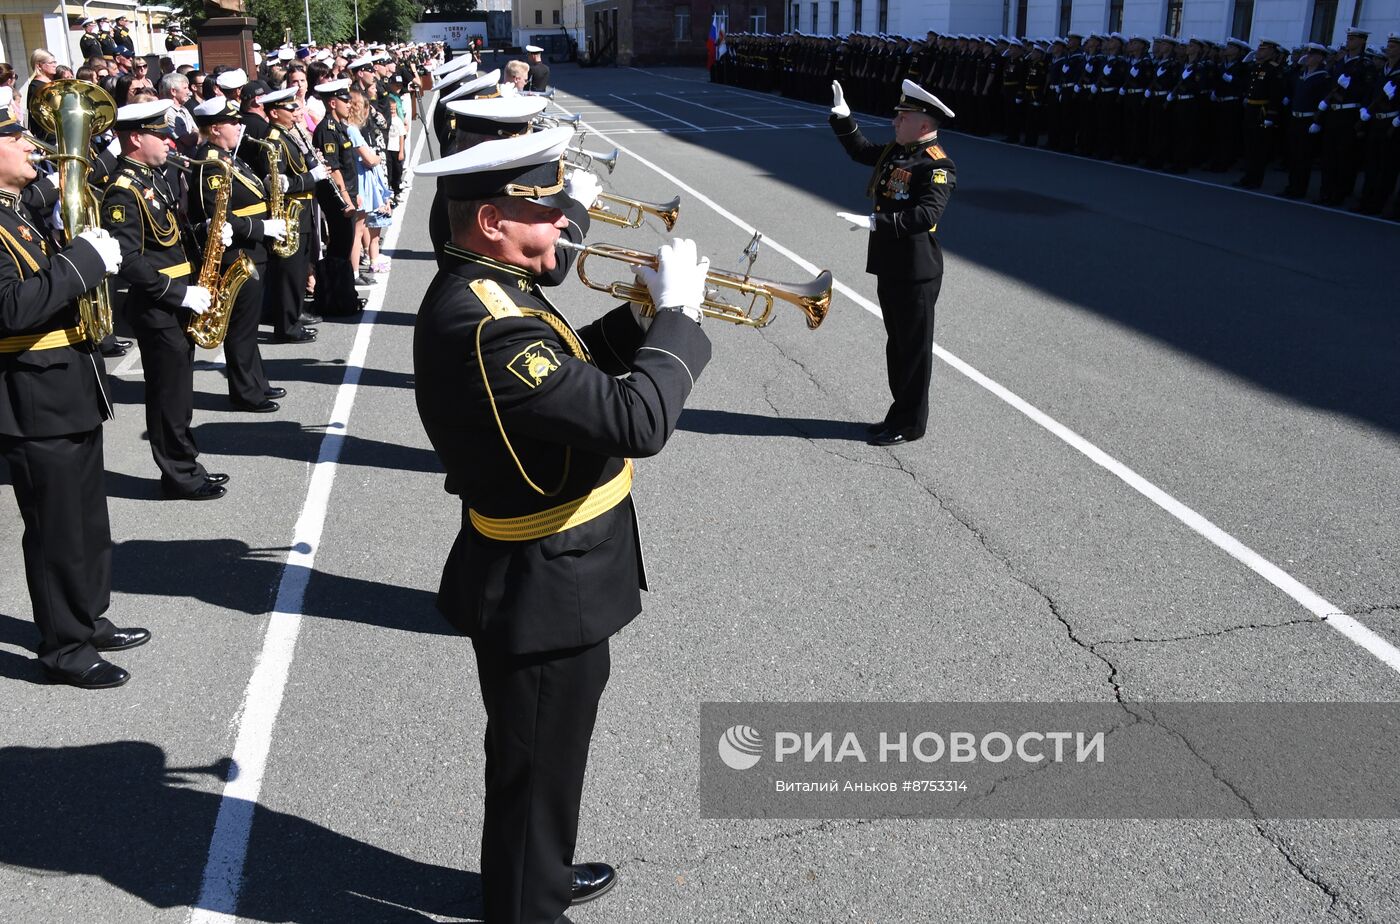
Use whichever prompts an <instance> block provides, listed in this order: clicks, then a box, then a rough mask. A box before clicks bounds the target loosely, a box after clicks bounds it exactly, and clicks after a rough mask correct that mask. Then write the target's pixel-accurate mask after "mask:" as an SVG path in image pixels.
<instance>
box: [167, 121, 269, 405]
mask: <svg viewBox="0 0 1400 924" xmlns="http://www.w3.org/2000/svg"><path fill="white" fill-rule="evenodd" d="M194 120H195V124H197V125H198V126H199V130H200V134H201V137H203V138H204V144H202V145H200V146H199V148H198V149H197V150H196V151H195V158H196V163H198V161H200V160H208V159H209V158H211V157H217V158H218V159H220V160H223V161H226V162H228V164H229V166H230V167H231V168H232V170H231V171H230V172H229V174H228V180H227V182H228V183H229V186H230V189H229V190H228V191H227V195H228V196H229V200H228V224H229V225H231V226H232V227H233V242H232V243H231V244H229V245H228V246H227V247H225V248H224V254H223V258H222V262H221V263H220V266H219V268H220V270H225V269H227V268H228V267H229V266H231V265H232V264H233V263H234V262H235V261H236V260H237V259H238V257H239V254H240V253H246V254H247V255H248V258H249V259H250V260H252V261H253V266H254V268H255V269H256V270H257V272H255V273H254V274H253V275H252V277H251V278H249V279H248V280H247V281H245V282H244V283H243V285H242V286H241V287H240V288H239V290H238V297H237V298H236V299H235V300H234V303H233V309H232V313H231V314H230V315H229V323H228V335H227V337H225V339H224V360H225V365H226V368H227V370H228V399H229V403H230V404H232V405H233V408H234V410H238V411H247V412H250V413H253V414H270V413H272V412H274V411H276V410H278V408H279V407H280V406H281V405H279V404H278V403H277V401H276V400H275V399H277V398H283V397H285V396H286V394H287V390H286V389H285V388H277V387H274V386H273V385H271V384H270V383H269V382H268V381H267V375H266V373H265V372H264V371H263V362H262V353H261V351H259V349H258V321H259V320H260V319H261V317H262V279H261V277H262V275H263V272H264V270H265V269H266V266H267V242H268V241H274V240H281V238H282V237H283V236H284V235H285V234H286V233H287V225H286V222H284V221H283V220H282V219H280V218H273V217H271V216H269V215H268V213H267V187H266V186H264V185H263V181H262V178H261V175H260V174H259V173H258V172H257V171H255V170H254V169H253V168H252V167H250V166H248V163H247V162H246V161H244V160H243V158H241V157H239V156H238V155H237V154H236V153H234V152H235V151H237V150H238V145H239V143H240V142H241V141H242V139H243V131H242V128H243V126H242V114H241V113H240V111H239V106H238V104H237V103H236V102H234V101H233V100H232V99H226V98H224V97H215V98H214V99H208V100H205V101H204V102H202V103H200V104H199V105H198V106H196V107H195V110H194ZM224 182H225V180H224V173H223V172H222V171H220V170H215V169H213V168H211V167H207V166H196V168H195V170H194V172H193V175H192V176H191V177H190V220H191V221H192V222H193V223H194V224H196V225H200V224H203V223H204V222H206V221H207V220H208V216H211V215H213V214H214V201H215V199H217V198H218V197H219V196H220V195H222V194H224V190H222V189H221V187H222V186H223V184H224ZM218 230H219V229H211V230H210V232H209V233H210V234H215V233H218Z"/></svg>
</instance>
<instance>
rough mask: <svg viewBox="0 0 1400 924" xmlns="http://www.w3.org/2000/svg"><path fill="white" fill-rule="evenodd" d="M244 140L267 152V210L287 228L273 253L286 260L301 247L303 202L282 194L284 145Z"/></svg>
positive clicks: (252, 139)
mask: <svg viewBox="0 0 1400 924" xmlns="http://www.w3.org/2000/svg"><path fill="white" fill-rule="evenodd" d="M243 140H244V141H251V142H253V144H256V145H257V146H258V147H260V148H262V149H263V150H265V151H266V152H267V172H268V189H267V210H268V212H269V214H271V216H272V217H273V218H280V219H282V221H283V223H284V224H285V225H286V226H287V229H286V233H285V234H283V235H282V239H281V240H280V241H274V242H273V244H272V252H273V253H274V254H275V255H277V256H278V257H280V258H281V259H283V260H285V259H287V258H288V257H290V256H292V255H293V254H295V253H296V252H297V250H298V249H299V248H300V247H301V209H302V202H301V200H299V199H289V198H288V197H287V195H286V193H284V192H282V179H281V176H282V145H280V144H278V143H277V142H275V141H264V140H263V139H261V138H254V137H252V136H247V137H245V138H244V139H243Z"/></svg>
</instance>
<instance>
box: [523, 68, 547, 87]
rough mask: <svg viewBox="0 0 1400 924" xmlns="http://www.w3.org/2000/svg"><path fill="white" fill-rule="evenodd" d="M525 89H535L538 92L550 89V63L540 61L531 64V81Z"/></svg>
mask: <svg viewBox="0 0 1400 924" xmlns="http://www.w3.org/2000/svg"><path fill="white" fill-rule="evenodd" d="M525 89H527V90H534V91H535V92H536V93H543V92H544V91H545V90H548V89H549V65H548V64H545V63H544V62H543V61H540V62H538V63H536V64H531V65H530V81H529V83H527V84H525Z"/></svg>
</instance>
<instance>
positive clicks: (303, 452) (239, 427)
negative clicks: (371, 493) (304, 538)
mask: <svg viewBox="0 0 1400 924" xmlns="http://www.w3.org/2000/svg"><path fill="white" fill-rule="evenodd" d="M326 432H327V431H326V430H325V427H324V425H322V426H312V425H310V424H302V423H299V422H297V421H294V420H266V419H264V420H260V421H256V422H252V421H250V422H247V423H243V422H233V421H230V422H227V423H224V422H218V421H212V422H209V423H202V424H199V425H198V426H196V427H195V428H194V434H195V439H197V440H198V441H199V450H200V452H201V453H208V454H210V455H216V456H273V457H277V458H283V459H291V460H293V461H295V462H314V461H316V457H317V454H318V453H319V452H320V449H321V437H322V436H324V435H325V433H326ZM331 432H334V431H331ZM341 439H343V440H344V445H343V446H342V447H341V450H340V459H339V464H341V465H363V466H366V467H369V468H383V469H389V470H392V471H400V472H428V473H441V472H442V471H443V468H442V465H441V463H439V462H438V457H437V454H436V453H434V452H433V451H432V450H431V449H419V448H418V447H415V446H401V445H399V444H398V443H386V442H384V441H383V440H372V439H367V438H365V437H363V436H354V435H350V436H344V437H341ZM201 461H202V462H204V464H205V466H206V467H208V466H209V465H210V464H211V463H210V461H209V460H208V459H203V458H201ZM230 487H232V486H230Z"/></svg>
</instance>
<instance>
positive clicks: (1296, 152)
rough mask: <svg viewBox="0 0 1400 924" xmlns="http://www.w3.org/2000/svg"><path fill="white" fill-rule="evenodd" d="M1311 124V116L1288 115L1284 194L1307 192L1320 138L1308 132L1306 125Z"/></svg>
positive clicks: (1298, 195) (1304, 193) (1292, 194)
mask: <svg viewBox="0 0 1400 924" xmlns="http://www.w3.org/2000/svg"><path fill="white" fill-rule="evenodd" d="M1312 124H1313V120H1312V116H1308V117H1307V118H1305V119H1299V118H1295V117H1294V116H1291V115H1290V116H1289V117H1288V187H1287V188H1286V189H1284V194H1285V195H1288V196H1295V197H1297V198H1302V197H1303V196H1306V195H1307V194H1308V186H1309V185H1311V183H1312V169H1313V161H1315V160H1317V152H1318V149H1319V148H1321V146H1322V140H1321V139H1320V138H1319V137H1318V136H1317V135H1309V134H1308V126H1310V125H1312Z"/></svg>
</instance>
